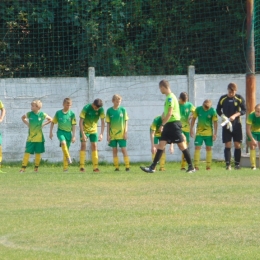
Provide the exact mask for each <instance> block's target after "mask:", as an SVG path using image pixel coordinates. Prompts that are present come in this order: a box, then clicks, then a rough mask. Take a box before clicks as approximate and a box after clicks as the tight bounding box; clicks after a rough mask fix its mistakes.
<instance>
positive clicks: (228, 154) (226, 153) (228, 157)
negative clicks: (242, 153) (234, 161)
mask: <svg viewBox="0 0 260 260" xmlns="http://www.w3.org/2000/svg"><path fill="white" fill-rule="evenodd" d="M224 156H225V162H226V165H227V166H228V165H230V160H231V149H230V148H225V149H224Z"/></svg>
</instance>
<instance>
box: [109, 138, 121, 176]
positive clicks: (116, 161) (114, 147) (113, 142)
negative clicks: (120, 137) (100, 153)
mask: <svg viewBox="0 0 260 260" xmlns="http://www.w3.org/2000/svg"><path fill="white" fill-rule="evenodd" d="M108 145H109V146H110V147H112V152H113V163H114V166H115V171H119V158H118V154H117V140H111V141H110V142H109V144H108Z"/></svg>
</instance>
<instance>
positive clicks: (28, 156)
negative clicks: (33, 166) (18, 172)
mask: <svg viewBox="0 0 260 260" xmlns="http://www.w3.org/2000/svg"><path fill="white" fill-rule="evenodd" d="M29 159H30V154H29V153H25V154H24V156H23V162H22V168H26V167H27V164H28V162H29Z"/></svg>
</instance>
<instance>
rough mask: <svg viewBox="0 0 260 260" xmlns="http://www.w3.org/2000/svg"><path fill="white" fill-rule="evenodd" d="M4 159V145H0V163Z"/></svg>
mask: <svg viewBox="0 0 260 260" xmlns="http://www.w3.org/2000/svg"><path fill="white" fill-rule="evenodd" d="M2 159H3V151H2V145H0V164H1V163H2Z"/></svg>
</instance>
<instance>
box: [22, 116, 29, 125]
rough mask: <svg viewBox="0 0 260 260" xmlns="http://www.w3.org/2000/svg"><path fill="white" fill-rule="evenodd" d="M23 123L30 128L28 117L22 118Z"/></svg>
mask: <svg viewBox="0 0 260 260" xmlns="http://www.w3.org/2000/svg"><path fill="white" fill-rule="evenodd" d="M22 121H23V122H24V123H25V124H26V125H27V126H28V127H29V122H28V119H27V115H23V116H22Z"/></svg>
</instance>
